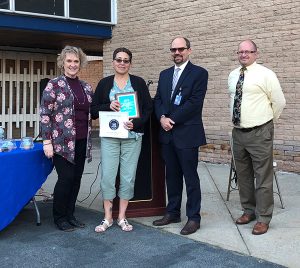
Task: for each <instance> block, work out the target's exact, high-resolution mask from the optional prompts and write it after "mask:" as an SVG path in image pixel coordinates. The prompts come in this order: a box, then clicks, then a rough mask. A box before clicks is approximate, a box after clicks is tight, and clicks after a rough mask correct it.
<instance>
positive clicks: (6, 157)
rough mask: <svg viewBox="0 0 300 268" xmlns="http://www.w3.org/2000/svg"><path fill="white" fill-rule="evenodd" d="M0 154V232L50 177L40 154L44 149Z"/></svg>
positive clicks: (37, 147)
mask: <svg viewBox="0 0 300 268" xmlns="http://www.w3.org/2000/svg"><path fill="white" fill-rule="evenodd" d="M19 145H20V142H17V146H18V149H15V150H12V151H10V152H0V231H1V230H2V229H3V228H5V227H6V226H7V225H8V224H9V223H11V222H12V221H13V220H14V218H15V217H16V216H17V215H18V213H19V212H20V211H21V210H22V208H23V207H24V206H25V205H26V204H27V203H28V202H29V201H30V199H31V198H32V197H33V196H34V195H35V193H36V192H37V190H38V189H39V188H40V187H41V186H42V184H43V183H44V182H45V180H46V179H47V176H48V175H49V174H50V173H51V171H52V168H53V165H52V161H51V160H49V159H47V158H46V157H45V155H44V152H43V145H42V144H40V143H35V144H34V148H33V149H30V150H23V149H20V148H19Z"/></svg>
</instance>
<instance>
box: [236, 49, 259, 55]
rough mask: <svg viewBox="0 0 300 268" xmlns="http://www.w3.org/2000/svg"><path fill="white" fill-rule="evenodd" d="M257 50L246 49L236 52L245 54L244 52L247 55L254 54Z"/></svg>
mask: <svg viewBox="0 0 300 268" xmlns="http://www.w3.org/2000/svg"><path fill="white" fill-rule="evenodd" d="M255 52H256V51H249V50H245V51H238V52H237V53H236V54H238V55H240V56H241V55H243V54H245V55H249V54H253V53H255Z"/></svg>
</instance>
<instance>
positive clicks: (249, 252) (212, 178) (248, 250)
mask: <svg viewBox="0 0 300 268" xmlns="http://www.w3.org/2000/svg"><path fill="white" fill-rule="evenodd" d="M204 166H205V168H206V170H207V172H208V174H209V176H210V178H211V180H212V182H213V183H214V185H215V187H216V189H217V191H218V193H219V195H220V197H221V199H222V201H223V203H224V205H225V207H226V209H227V211H228V213H229V215H230V217H231V219H232V221H233V222H235V221H234V217H233V215H232V213H231V211H230V209H229V207H228V205H227V203H226V201H225V199H224V198H223V196H222V194H221V192H220V190H219V188H218V186H217V184H216V182H215V180H214V177H213V176H212V174H211V173H210V170H209V168H208V167H207V165H206V163H204ZM235 227H236V229H237V231H238V233H239V235H240V237H241V239H242V241H243V243H244V245H245V247H246V249H247V252H248V255H249V256H252V254H251V251H250V249H249V247H248V246H247V243H246V241H245V239H244V237H243V235H242V233H241V231H240V229H239V228H238V226H237V225H236V224H235Z"/></svg>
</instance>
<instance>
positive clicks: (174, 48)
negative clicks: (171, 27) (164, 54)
mask: <svg viewBox="0 0 300 268" xmlns="http://www.w3.org/2000/svg"><path fill="white" fill-rule="evenodd" d="M185 49H188V48H187V47H172V48H170V51H171V52H172V53H176V51H177V50H178V52H180V53H181V52H183V51H184V50H185Z"/></svg>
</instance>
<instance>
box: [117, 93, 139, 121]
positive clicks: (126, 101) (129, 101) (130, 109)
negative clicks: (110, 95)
mask: <svg viewBox="0 0 300 268" xmlns="http://www.w3.org/2000/svg"><path fill="white" fill-rule="evenodd" d="M116 99H117V101H118V102H120V104H121V110H120V112H127V113H128V116H129V118H139V117H140V110H139V104H138V98H137V92H136V91H135V92H126V93H117V94H116Z"/></svg>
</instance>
